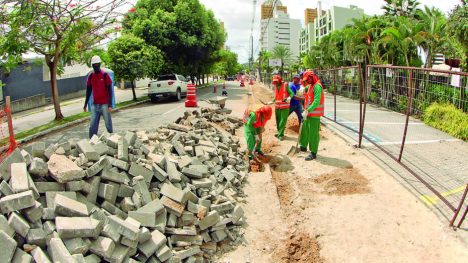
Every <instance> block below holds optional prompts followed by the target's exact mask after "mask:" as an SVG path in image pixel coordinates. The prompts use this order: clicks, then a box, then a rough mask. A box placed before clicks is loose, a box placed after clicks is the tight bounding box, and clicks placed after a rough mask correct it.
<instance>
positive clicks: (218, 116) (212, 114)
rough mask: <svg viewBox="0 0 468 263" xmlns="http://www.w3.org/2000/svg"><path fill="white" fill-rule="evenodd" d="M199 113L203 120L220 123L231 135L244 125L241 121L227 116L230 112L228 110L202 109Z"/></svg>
mask: <svg viewBox="0 0 468 263" xmlns="http://www.w3.org/2000/svg"><path fill="white" fill-rule="evenodd" d="M201 112H202V115H201V116H202V117H203V118H205V119H206V120H208V121H211V122H215V123H220V124H221V126H222V127H223V128H224V129H226V130H227V131H228V132H229V133H231V134H232V135H234V134H235V132H236V130H237V129H238V128H240V127H241V126H242V125H244V123H243V122H242V119H240V118H237V117H235V116H232V115H229V114H230V113H231V112H232V110H230V109H226V108H224V109H211V108H202V109H201Z"/></svg>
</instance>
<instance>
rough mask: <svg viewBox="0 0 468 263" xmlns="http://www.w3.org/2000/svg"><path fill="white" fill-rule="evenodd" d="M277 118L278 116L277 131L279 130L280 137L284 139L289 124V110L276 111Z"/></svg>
mask: <svg viewBox="0 0 468 263" xmlns="http://www.w3.org/2000/svg"><path fill="white" fill-rule="evenodd" d="M275 116H276V129H277V130H278V137H284V129H286V123H287V122H288V116H289V108H288V109H279V110H278V109H277V110H275Z"/></svg>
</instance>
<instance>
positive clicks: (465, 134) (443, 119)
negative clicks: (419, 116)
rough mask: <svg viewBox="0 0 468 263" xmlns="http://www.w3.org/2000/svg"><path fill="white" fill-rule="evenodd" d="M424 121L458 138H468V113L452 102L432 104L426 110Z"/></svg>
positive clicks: (465, 139)
mask: <svg viewBox="0 0 468 263" xmlns="http://www.w3.org/2000/svg"><path fill="white" fill-rule="evenodd" d="M423 121H424V122H425V123H426V124H427V125H430V126H432V127H434V128H437V129H439V130H442V131H444V132H446V133H448V134H450V135H452V136H454V137H456V138H459V139H462V140H464V141H467V140H468V114H467V113H464V112H463V111H462V110H460V109H457V108H456V107H455V106H453V105H452V104H439V103H437V102H436V103H433V104H431V105H430V106H429V107H427V108H426V110H425V111H424V115H423Z"/></svg>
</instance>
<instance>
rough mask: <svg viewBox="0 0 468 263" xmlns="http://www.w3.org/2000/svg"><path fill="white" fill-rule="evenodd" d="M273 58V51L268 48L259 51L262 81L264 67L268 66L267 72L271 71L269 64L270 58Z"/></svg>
mask: <svg viewBox="0 0 468 263" xmlns="http://www.w3.org/2000/svg"><path fill="white" fill-rule="evenodd" d="M270 58H271V53H270V52H269V51H266V50H261V51H260V52H259V53H258V65H259V71H260V81H262V80H263V79H262V72H263V67H265V68H266V70H267V73H268V72H269V70H268V69H269V67H270V66H269V64H268V60H269V59H270Z"/></svg>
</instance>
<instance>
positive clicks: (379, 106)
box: [316, 66, 468, 219]
mask: <svg viewBox="0 0 468 263" xmlns="http://www.w3.org/2000/svg"><path fill="white" fill-rule="evenodd" d="M316 73H317V75H318V76H319V78H320V80H321V82H322V84H323V85H324V87H325V89H326V90H327V91H328V92H327V93H326V102H325V103H326V104H325V105H326V106H325V108H326V117H327V118H328V119H329V120H332V121H334V122H336V123H338V124H340V125H341V126H344V127H346V128H348V129H349V130H351V131H352V132H351V136H352V137H353V138H355V140H356V141H357V142H358V145H360V144H361V139H362V137H364V138H365V139H366V141H365V142H363V143H364V146H365V147H366V148H368V149H369V151H370V152H373V153H375V154H380V153H382V152H384V153H385V154H387V155H388V156H390V157H391V158H392V159H393V160H394V161H397V162H398V163H400V164H401V167H402V169H403V170H406V171H407V172H409V175H403V174H402V173H403V170H401V171H399V172H398V173H400V176H401V182H402V183H405V184H409V185H410V186H411V188H413V189H414V190H416V192H417V193H418V194H419V197H420V198H421V200H422V201H423V202H425V203H426V204H427V205H429V206H432V207H435V208H436V209H437V210H439V211H440V212H442V215H444V216H445V217H446V218H447V219H450V217H451V214H453V212H454V210H456V208H455V207H457V206H458V204H459V202H460V199H461V195H462V192H463V190H464V189H465V186H466V183H467V182H468V164H467V163H466V160H464V159H466V156H468V146H467V144H466V143H465V142H463V141H462V140H459V139H456V138H454V137H452V136H450V135H448V134H446V133H444V132H441V131H439V130H436V129H434V128H431V127H429V126H427V125H425V124H424V123H423V122H422V121H421V120H420V118H421V117H422V115H423V113H424V111H425V109H426V108H427V107H429V106H430V105H431V104H433V103H435V102H437V103H448V104H452V105H454V106H455V107H456V108H458V109H461V110H462V111H464V112H465V113H466V112H467V107H468V105H467V101H466V95H465V94H466V92H467V90H468V84H467V77H468V74H467V73H461V72H451V71H437V70H429V69H421V68H408V67H393V66H368V67H367V68H366V70H361V69H360V68H359V67H348V68H339V69H331V70H318V71H316ZM381 160H382V159H381ZM389 165H390V166H394V165H392V164H391V163H389ZM392 170H393V168H392ZM465 205H466V204H465Z"/></svg>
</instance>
